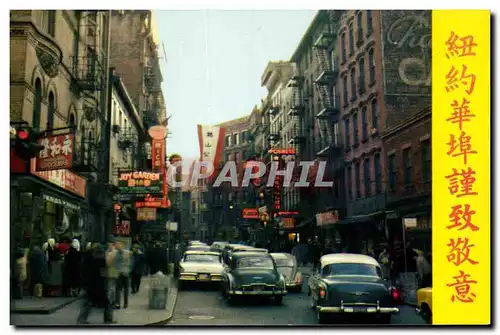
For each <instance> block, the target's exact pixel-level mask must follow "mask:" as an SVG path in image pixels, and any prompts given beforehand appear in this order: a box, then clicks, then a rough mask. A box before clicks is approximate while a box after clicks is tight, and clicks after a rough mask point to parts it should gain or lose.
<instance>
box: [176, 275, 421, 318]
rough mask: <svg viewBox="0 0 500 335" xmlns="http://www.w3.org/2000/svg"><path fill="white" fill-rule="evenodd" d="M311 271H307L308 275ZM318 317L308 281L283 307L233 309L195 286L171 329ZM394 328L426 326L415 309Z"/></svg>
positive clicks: (182, 296) (181, 297)
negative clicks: (308, 294) (310, 295)
mask: <svg viewBox="0 0 500 335" xmlns="http://www.w3.org/2000/svg"><path fill="white" fill-rule="evenodd" d="M307 272H308V271H307V270H306V271H304V273H307ZM316 324H318V322H317V319H316V313H315V311H314V310H313V309H311V308H310V297H309V296H307V278H304V285H303V290H302V293H288V295H287V296H286V297H285V298H284V299H283V305H281V306H276V305H273V303H272V302H271V301H266V300H259V301H249V300H248V301H244V302H242V303H240V304H237V305H236V306H229V305H228V304H227V302H226V301H225V300H224V299H222V297H221V294H220V292H219V291H218V290H217V289H213V288H212V289H209V288H207V287H201V286H198V285H197V286H193V287H190V288H187V289H186V290H182V291H179V293H178V300H177V305H176V307H175V310H174V315H173V317H172V319H171V320H170V321H169V322H168V324H167V326H204V325H209V326H217V325H221V326H247V325H248V326H251V325H255V326H263V325H269V326H271V325H275V326H276V325H280V326H288V325H316ZM392 324H394V325H425V322H424V321H423V320H422V319H421V318H420V317H419V316H418V315H417V314H415V308H414V307H411V306H407V305H402V306H400V313H399V314H397V315H394V316H393V318H392Z"/></svg>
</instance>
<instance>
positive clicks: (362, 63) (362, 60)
mask: <svg viewBox="0 0 500 335" xmlns="http://www.w3.org/2000/svg"><path fill="white" fill-rule="evenodd" d="M358 85H359V94H363V93H365V91H366V83H365V58H364V57H361V58H360V60H359V83H358Z"/></svg>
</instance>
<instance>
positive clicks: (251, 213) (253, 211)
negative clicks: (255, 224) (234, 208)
mask: <svg viewBox="0 0 500 335" xmlns="http://www.w3.org/2000/svg"><path fill="white" fill-rule="evenodd" d="M241 215H242V217H243V219H259V210H258V209H257V208H243V211H242V214H241Z"/></svg>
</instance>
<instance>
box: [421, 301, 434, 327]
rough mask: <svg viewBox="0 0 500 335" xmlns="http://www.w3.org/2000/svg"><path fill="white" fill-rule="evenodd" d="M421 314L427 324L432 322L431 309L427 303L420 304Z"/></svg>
mask: <svg viewBox="0 0 500 335" xmlns="http://www.w3.org/2000/svg"><path fill="white" fill-rule="evenodd" d="M421 315H422V318H423V319H424V321H425V322H426V323H427V324H429V325H431V324H432V312H431V309H430V308H429V306H427V305H423V306H422V314H421Z"/></svg>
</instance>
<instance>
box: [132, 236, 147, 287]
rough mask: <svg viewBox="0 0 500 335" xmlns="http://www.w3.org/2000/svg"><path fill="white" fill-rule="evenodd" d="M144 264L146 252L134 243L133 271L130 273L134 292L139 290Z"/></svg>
mask: <svg viewBox="0 0 500 335" xmlns="http://www.w3.org/2000/svg"><path fill="white" fill-rule="evenodd" d="M144 265H145V257H144V253H143V252H142V251H141V249H140V247H139V246H138V245H137V244H134V245H133V246H132V272H131V274H130V277H131V278H130V279H131V283H130V284H131V289H132V294H135V293H137V292H139V288H140V286H141V278H142V274H143V273H144Z"/></svg>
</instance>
